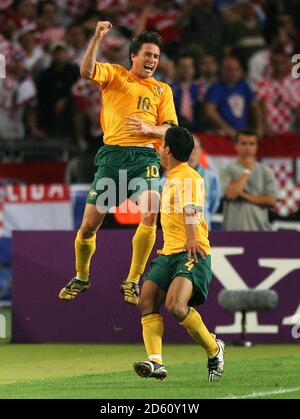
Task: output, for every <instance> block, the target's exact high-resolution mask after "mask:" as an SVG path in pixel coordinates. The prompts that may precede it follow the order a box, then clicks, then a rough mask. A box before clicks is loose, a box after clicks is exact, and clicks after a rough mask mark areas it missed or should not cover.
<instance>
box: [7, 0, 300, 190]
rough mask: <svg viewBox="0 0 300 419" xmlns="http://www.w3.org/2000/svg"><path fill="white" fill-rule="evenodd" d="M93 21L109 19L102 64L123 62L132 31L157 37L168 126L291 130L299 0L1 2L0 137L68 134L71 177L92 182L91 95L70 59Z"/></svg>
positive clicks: (40, 138) (96, 105) (297, 85)
mask: <svg viewBox="0 0 300 419" xmlns="http://www.w3.org/2000/svg"><path fill="white" fill-rule="evenodd" d="M99 20H109V21H110V22H112V24H113V30H111V31H110V33H109V35H108V36H107V37H106V38H105V39H104V41H103V44H102V46H101V49H100V51H99V53H98V56H97V60H98V61H102V62H111V63H115V64H121V65H124V66H126V67H128V65H129V61H128V57H127V51H128V45H129V42H130V39H131V38H132V36H134V35H136V34H138V33H140V32H141V31H143V30H144V29H149V30H155V31H158V32H159V33H160V34H161V36H162V38H163V40H164V51H163V53H162V55H161V60H160V64H159V67H158V70H157V72H156V74H155V77H156V78H158V79H159V80H161V81H164V82H167V83H169V84H170V85H171V87H172V90H173V94H174V101H175V106H176V111H177V115H178V120H179V124H180V125H182V126H184V127H186V128H188V129H190V130H191V131H192V132H193V133H199V132H211V133H213V132H214V133H217V134H219V135H222V136H225V137H226V138H228V141H232V140H234V139H235V137H236V134H237V132H238V131H239V130H241V129H243V128H245V127H252V128H254V129H255V130H256V133H257V134H258V138H262V137H268V138H270V140H272V137H273V136H274V135H275V134H285V133H289V132H299V130H300V79H296V78H293V77H292V73H291V69H292V65H293V63H292V59H291V57H292V56H293V55H294V54H295V52H296V51H300V1H299V0H284V1H283V0H251V1H250V0H249V1H246V0H159V1H157V0H148V1H147V2H145V1H143V0H130V1H129V0H43V1H41V0H15V1H14V0H1V3H0V28H1V29H0V54H2V55H3V56H5V58H6V78H0V140H2V141H10V140H22V141H26V140H28V139H32V140H36V144H37V147H38V146H39V144H41V143H42V142H45V141H47V140H51V139H54V138H55V139H61V141H67V142H68V143H70V144H71V145H73V146H74V150H75V151H74V155H73V156H71V157H73V158H72V159H70V162H69V163H70V164H69V173H70V180H71V181H73V182H90V181H91V180H92V176H93V172H94V168H93V167H92V165H91V161H92V159H93V156H94V154H95V152H96V150H97V148H98V147H99V141H101V138H102V137H101V136H102V131H101V126H100V125H99V112H100V109H101V96H100V95H99V89H98V87H97V86H96V85H94V84H92V83H90V82H89V81H87V80H85V79H83V78H81V77H80V72H79V66H80V63H81V60H82V57H83V54H84V51H85V49H86V46H87V44H88V42H89V39H90V38H91V36H92V35H93V33H94V30H95V27H96V23H97V22H98V21H99ZM80 168H81V170H80Z"/></svg>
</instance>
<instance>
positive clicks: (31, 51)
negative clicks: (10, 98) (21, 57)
mask: <svg viewBox="0 0 300 419" xmlns="http://www.w3.org/2000/svg"><path fill="white" fill-rule="evenodd" d="M35 32H36V24H35V23H28V24H26V25H24V26H23V27H22V28H21V29H20V31H19V33H18V41H19V43H20V45H21V46H22V48H23V50H24V52H25V54H26V58H25V69H26V70H27V71H28V72H29V73H31V74H32V75H35V76H36V75H37V74H38V73H39V72H40V71H42V70H44V69H45V68H46V67H47V66H48V65H49V64H50V56H49V54H47V53H46V52H45V51H44V49H43V48H42V47H41V46H40V45H39V44H38V42H37V39H36V33H35Z"/></svg>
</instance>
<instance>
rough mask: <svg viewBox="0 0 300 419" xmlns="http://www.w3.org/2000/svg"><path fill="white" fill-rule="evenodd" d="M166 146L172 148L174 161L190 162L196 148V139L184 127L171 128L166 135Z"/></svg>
mask: <svg viewBox="0 0 300 419" xmlns="http://www.w3.org/2000/svg"><path fill="white" fill-rule="evenodd" d="M165 145H166V146H168V147H170V151H171V153H172V156H173V157H174V159H176V160H179V161H183V162H185V161H188V159H189V158H190V155H191V152H192V151H193V148H194V139H193V136H192V134H191V133H190V131H188V130H187V129H186V128H183V127H177V126H175V127H171V128H169V129H168V130H167V132H166V134H165Z"/></svg>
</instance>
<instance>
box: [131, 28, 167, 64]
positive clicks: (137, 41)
mask: <svg viewBox="0 0 300 419" xmlns="http://www.w3.org/2000/svg"><path fill="white" fill-rule="evenodd" d="M144 44H155V45H157V46H158V48H159V49H160V50H161V48H162V37H161V36H160V34H159V33H158V32H154V31H144V32H141V33H140V34H139V35H137V36H135V37H134V38H133V39H132V41H131V44H130V46H129V62H130V64H132V59H131V54H134V55H137V54H138V52H139V50H140V49H141V48H142V46H143V45H144Z"/></svg>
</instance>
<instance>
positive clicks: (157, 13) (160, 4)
mask: <svg viewBox="0 0 300 419" xmlns="http://www.w3.org/2000/svg"><path fill="white" fill-rule="evenodd" d="M180 16H181V13H180V12H179V10H177V8H175V7H174V2H173V1H172V0H148V1H147V4H146V6H145V7H144V9H143V11H142V12H141V14H140V15H139V16H138V19H137V20H136V23H135V28H134V34H136V35H137V34H139V33H141V32H143V31H144V30H154V31H157V32H159V33H160V35H161V37H162V39H163V41H164V50H165V51H166V53H167V54H168V55H169V56H170V55H174V52H175V48H177V47H178V45H179V41H180V36H181V30H180V28H179V26H178V25H177V21H178V19H179V18H180Z"/></svg>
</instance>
